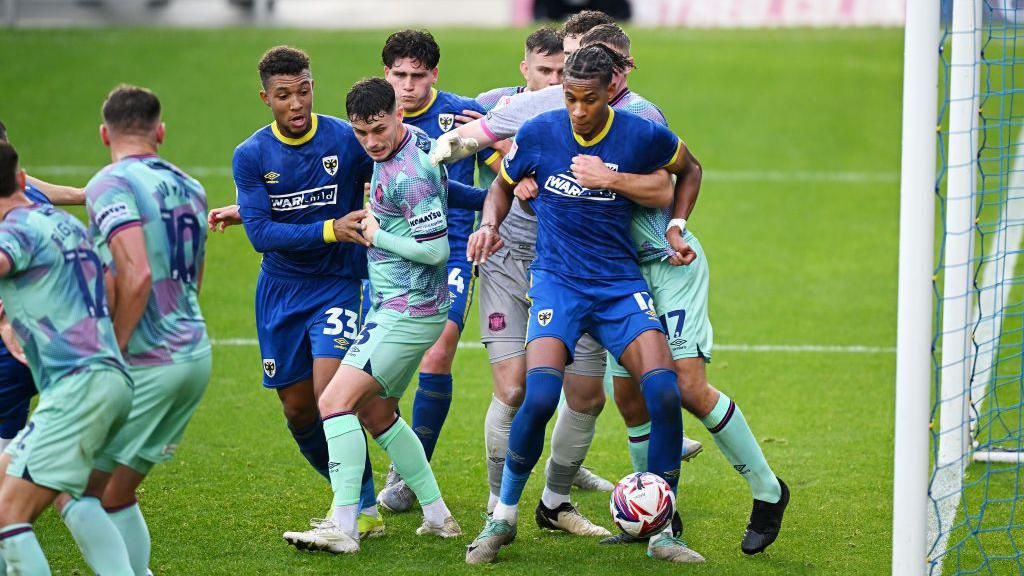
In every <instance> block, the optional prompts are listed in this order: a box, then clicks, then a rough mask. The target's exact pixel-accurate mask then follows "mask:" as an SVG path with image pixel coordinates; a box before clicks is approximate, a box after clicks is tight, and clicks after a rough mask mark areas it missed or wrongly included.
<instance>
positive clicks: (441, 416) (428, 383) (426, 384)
mask: <svg viewBox="0 0 1024 576" xmlns="http://www.w3.org/2000/svg"><path fill="white" fill-rule="evenodd" d="M451 406H452V375H451V374H427V373H426V372H420V384H419V388H418V389H417V390H416V398H415V400H413V404H412V430H413V432H415V433H416V436H417V437H418V438H419V439H420V443H421V444H423V452H425V453H426V455H427V461H428V462H429V461H430V459H431V457H433V455H434V447H436V446H437V439H438V438H439V437H440V436H441V427H442V426H444V421H445V419H446V418H448V409H449V408H451Z"/></svg>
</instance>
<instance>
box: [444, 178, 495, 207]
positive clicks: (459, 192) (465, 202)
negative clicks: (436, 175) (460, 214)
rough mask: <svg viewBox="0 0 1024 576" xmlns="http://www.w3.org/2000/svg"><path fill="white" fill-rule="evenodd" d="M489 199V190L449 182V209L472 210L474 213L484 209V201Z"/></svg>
mask: <svg viewBox="0 0 1024 576" xmlns="http://www.w3.org/2000/svg"><path fill="white" fill-rule="evenodd" d="M486 199H487V190H485V189H483V188H477V187H476V186H470V185H469V184H463V183H462V182H456V181H455V180H449V181H448V207H449V208H461V209H463V210H472V211H474V212H476V211H478V210H480V209H482V208H483V207H484V200H486Z"/></svg>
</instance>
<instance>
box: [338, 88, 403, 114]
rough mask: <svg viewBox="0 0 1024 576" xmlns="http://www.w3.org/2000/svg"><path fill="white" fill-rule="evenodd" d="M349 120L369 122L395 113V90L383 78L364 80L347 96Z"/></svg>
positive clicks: (346, 107)
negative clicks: (383, 115)
mask: <svg viewBox="0 0 1024 576" xmlns="http://www.w3.org/2000/svg"><path fill="white" fill-rule="evenodd" d="M345 111H346V113H348V119H349V120H352V121H355V120H364V121H369V120H371V119H373V118H375V117H377V116H380V115H382V114H390V113H391V112H394V111H395V89H394V88H393V87H392V86H391V84H390V83H388V81H387V80H385V79H383V78H364V79H363V80H360V81H359V82H356V83H355V84H353V85H352V88H351V89H349V91H348V95H347V96H345Z"/></svg>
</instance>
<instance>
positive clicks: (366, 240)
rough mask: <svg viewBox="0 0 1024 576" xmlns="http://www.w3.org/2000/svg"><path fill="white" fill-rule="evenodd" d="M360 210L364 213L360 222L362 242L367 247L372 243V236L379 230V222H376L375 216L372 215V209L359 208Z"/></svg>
mask: <svg viewBox="0 0 1024 576" xmlns="http://www.w3.org/2000/svg"><path fill="white" fill-rule="evenodd" d="M360 212H362V213H363V214H364V215H365V216H364V218H363V220H362V222H360V227H361V228H362V232H363V235H362V238H363V244H365V245H366V247H367V248H369V247H370V246H371V245H373V237H374V236H376V235H377V230H380V222H377V217H376V216H374V215H373V210H370V209H366V210H360Z"/></svg>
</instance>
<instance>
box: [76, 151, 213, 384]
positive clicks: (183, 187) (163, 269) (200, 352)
mask: <svg viewBox="0 0 1024 576" xmlns="http://www.w3.org/2000/svg"><path fill="white" fill-rule="evenodd" d="M85 196H86V200H85V202H86V208H87V209H88V211H89V222H90V231H91V233H92V235H93V239H94V242H95V243H96V248H97V252H98V253H99V254H100V257H101V258H102V259H103V261H104V263H106V264H107V265H108V266H111V267H112V268H113V267H114V263H113V257H112V255H111V253H110V241H111V239H112V238H113V237H114V236H116V235H117V234H118V233H120V232H122V231H124V230H127V229H129V228H132V227H136V226H141V227H142V230H143V233H144V235H145V239H146V255H147V258H148V260H149V268H150V271H151V273H152V282H153V286H152V289H151V292H150V296H149V302H148V303H147V304H146V310H145V312H143V315H142V319H141V320H140V321H139V324H138V326H137V327H136V328H135V332H134V333H132V337H131V340H130V341H129V343H128V354H127V357H126V359H127V360H128V363H129V364H132V365H136V366H156V365H166V364H174V363H178V362H185V361H190V360H195V359H197V358H200V357H202V356H205V355H206V354H209V352H210V341H209V339H208V338H207V335H206V323H205V322H204V320H203V314H202V311H201V310H200V309H199V277H200V274H201V273H202V269H203V261H204V258H205V255H206V210H207V204H206V192H205V191H204V190H203V187H202V186H201V185H200V184H199V182H197V181H196V180H194V179H193V178H191V177H189V176H188V175H187V174H185V173H184V172H182V171H181V170H179V169H178V168H177V167H175V166H174V165H172V164H171V163H169V162H167V161H166V160H164V159H162V158H160V157H159V156H155V155H150V156H129V157H127V158H124V159H122V160H121V161H119V162H116V163H114V164H111V165H109V166H107V167H106V168H104V169H103V170H101V171H100V172H99V173H98V174H96V176H94V177H93V178H92V180H90V181H89V184H88V185H87V186H86V189H85ZM114 273H115V275H116V273H117V271H116V270H114Z"/></svg>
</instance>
